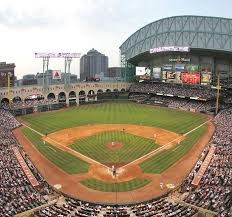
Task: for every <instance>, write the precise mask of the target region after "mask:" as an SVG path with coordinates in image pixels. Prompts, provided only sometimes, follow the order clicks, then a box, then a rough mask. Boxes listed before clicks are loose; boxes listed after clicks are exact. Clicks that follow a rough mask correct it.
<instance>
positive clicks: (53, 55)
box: [35, 53, 81, 93]
mask: <svg viewBox="0 0 232 217" xmlns="http://www.w3.org/2000/svg"><path fill="white" fill-rule="evenodd" d="M80 56H81V54H80V53H35V58H42V59H43V92H44V93H46V92H47V91H48V83H49V80H48V66H49V59H50V58H64V73H65V77H64V86H65V90H66V91H67V90H68V89H69V87H70V65H71V62H72V58H80ZM45 68H46V72H47V79H46V82H45V76H44V75H45ZM67 72H68V79H67Z"/></svg>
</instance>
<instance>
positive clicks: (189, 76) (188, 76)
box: [182, 72, 201, 84]
mask: <svg viewBox="0 0 232 217" xmlns="http://www.w3.org/2000/svg"><path fill="white" fill-rule="evenodd" d="M200 78H201V76H200V73H199V72H182V82H183V83H185V84H200Z"/></svg>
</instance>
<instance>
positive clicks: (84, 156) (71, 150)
mask: <svg viewBox="0 0 232 217" xmlns="http://www.w3.org/2000/svg"><path fill="white" fill-rule="evenodd" d="M21 124H22V125H23V126H25V127H27V128H29V129H31V130H32V131H34V132H35V133H37V134H39V135H40V136H45V135H44V134H42V133H40V132H39V131H37V130H35V129H33V128H31V127H29V126H28V125H26V124H24V123H21ZM48 139H49V140H51V141H53V142H55V143H56V144H58V145H60V146H62V147H63V148H64V149H67V150H69V151H70V152H73V153H76V154H78V155H80V156H82V157H83V158H86V159H88V160H89V161H91V162H94V163H96V164H99V165H101V166H104V167H105V168H107V169H108V168H109V169H110V167H108V166H106V165H104V164H102V163H100V162H98V161H96V160H94V159H92V158H90V157H87V156H86V155H83V154H81V153H80V152H77V151H75V150H73V149H71V148H68V147H67V146H64V145H63V144H62V143H60V142H57V141H56V140H54V139H51V138H49V137H48ZM56 148H57V147H56ZM61 150H62V149H61ZM76 157H77V156H76ZM82 160H84V159H82ZM85 161H86V160H85Z"/></svg>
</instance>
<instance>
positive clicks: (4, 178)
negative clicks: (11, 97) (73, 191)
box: [0, 110, 49, 217]
mask: <svg viewBox="0 0 232 217" xmlns="http://www.w3.org/2000/svg"><path fill="white" fill-rule="evenodd" d="M18 126H20V123H19V122H18V121H17V120H16V119H15V118H14V117H13V116H12V115H11V114H10V113H9V112H8V111H6V110H0V207H1V208H0V217H10V216H14V215H15V214H16V213H20V212H23V211H26V210H28V209H32V208H34V207H37V206H39V205H41V204H43V203H46V200H45V199H44V196H45V195H47V194H48V193H49V188H48V186H47V184H46V182H44V181H43V179H42V177H41V176H40V175H39V173H38V171H37V170H36V168H35V167H34V166H33V164H32V163H31V161H30V159H29V158H28V157H27V158H26V162H27V163H28V165H29V167H30V168H31V170H32V172H33V173H34V175H35V177H36V178H37V179H38V181H39V182H40V184H41V185H40V186H39V188H38V189H35V188H33V187H32V186H31V184H30V182H29V180H28V179H27V177H26V175H25V173H24V171H23V169H22V167H21V166H20V164H19V162H18V160H17V158H16V156H15V154H14V152H13V150H12V148H13V147H17V148H18V149H19V150H20V149H21V148H20V146H19V144H18V143H17V140H16V139H15V137H14V135H13V133H12V131H11V130H12V129H14V128H16V127H18ZM23 155H24V154H23Z"/></svg>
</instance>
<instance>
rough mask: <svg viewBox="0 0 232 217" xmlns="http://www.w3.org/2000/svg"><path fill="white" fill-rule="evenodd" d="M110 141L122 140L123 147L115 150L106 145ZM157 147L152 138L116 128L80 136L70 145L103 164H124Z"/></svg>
mask: <svg viewBox="0 0 232 217" xmlns="http://www.w3.org/2000/svg"><path fill="white" fill-rule="evenodd" d="M112 141H117V142H122V143H123V147H122V148H120V149H117V150H112V149H110V148H108V147H106V145H105V144H106V143H108V142H112ZM158 147H160V146H159V145H157V144H154V141H153V140H152V139H147V138H143V137H140V136H135V135H132V134H129V133H126V132H122V131H117V130H114V131H105V132H103V133H99V134H96V135H93V136H88V137H84V138H81V139H79V140H77V141H76V142H75V143H74V144H73V145H71V146H70V148H72V149H74V150H75V151H78V152H80V153H81V154H83V155H86V156H88V157H90V158H92V159H94V160H96V161H98V162H100V163H103V164H112V163H120V164H126V163H129V162H131V161H133V160H135V159H137V158H139V157H141V156H144V155H145V154H147V153H149V152H151V151H152V150H155V149H157V148H158Z"/></svg>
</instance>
